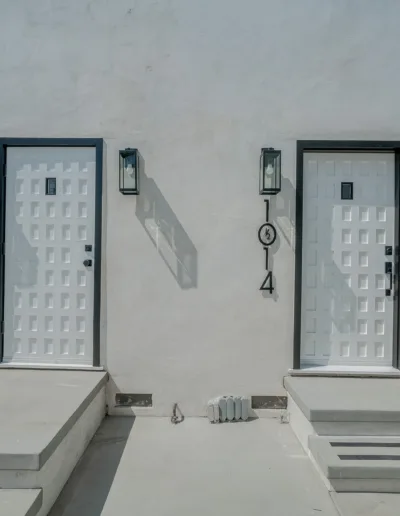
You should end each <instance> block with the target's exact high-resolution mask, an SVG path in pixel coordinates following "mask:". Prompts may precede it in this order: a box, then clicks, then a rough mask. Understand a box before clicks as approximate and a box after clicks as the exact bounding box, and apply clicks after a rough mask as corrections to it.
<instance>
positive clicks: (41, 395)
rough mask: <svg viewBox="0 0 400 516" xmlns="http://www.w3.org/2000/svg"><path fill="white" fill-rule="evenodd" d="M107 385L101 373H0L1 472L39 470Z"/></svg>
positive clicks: (30, 371) (13, 371) (3, 371)
mask: <svg viewBox="0 0 400 516" xmlns="http://www.w3.org/2000/svg"><path fill="white" fill-rule="evenodd" d="M106 380H107V374H106V373H104V372H88V371H82V372H81V371H45V370H35V371H32V370H8V369H7V370H2V371H0V413H1V414H3V415H4V417H3V418H2V421H1V425H0V469H2V470H8V469H33V470H37V469H40V467H42V466H43V464H44V463H45V462H46V460H47V459H48V458H49V457H50V455H51V453H52V452H53V451H54V449H55V448H56V447H57V445H58V444H59V442H60V441H61V440H62V439H63V437H64V436H65V435H66V434H67V433H68V431H69V430H70V428H71V427H72V426H73V425H74V423H75V422H76V421H77V419H78V418H79V416H80V415H81V414H82V413H83V412H84V410H85V409H86V408H87V406H88V405H89V404H90V402H91V401H92V400H93V398H94V397H95V395H96V394H97V393H98V391H99V390H100V388H101V387H102V385H104V383H105V382H106Z"/></svg>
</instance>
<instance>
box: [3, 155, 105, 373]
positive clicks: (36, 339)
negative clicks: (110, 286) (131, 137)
mask: <svg viewBox="0 0 400 516" xmlns="http://www.w3.org/2000/svg"><path fill="white" fill-rule="evenodd" d="M49 179H51V182H52V184H54V182H55V185H56V191H55V195H50V193H51V192H50V190H49V189H47V190H46V180H49ZM53 193H54V192H53ZM94 193H95V151H94V149H92V148H71V147H69V148H68V147H65V148H64V147H63V148H60V147H42V148H35V147H19V148H18V147H16V148H9V149H8V150H7V186H6V197H7V201H6V242H5V255H6V256H5V314H4V357H3V360H4V361H6V362H27V363H54V364H57V363H63V364H65V363H70V364H91V363H92V354H93V342H92V339H93V268H86V267H85V266H84V265H83V261H84V260H85V259H86V258H90V259H92V260H93V259H94V255H93V254H94V253H93V252H87V251H86V250H85V245H86V244H89V245H93V242H94Z"/></svg>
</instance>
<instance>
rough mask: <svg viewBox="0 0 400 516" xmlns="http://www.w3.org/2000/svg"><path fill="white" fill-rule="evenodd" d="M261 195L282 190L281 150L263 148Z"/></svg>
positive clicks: (273, 193) (272, 193)
mask: <svg viewBox="0 0 400 516" xmlns="http://www.w3.org/2000/svg"><path fill="white" fill-rule="evenodd" d="M260 162H261V167H260V195H276V194H277V193H279V192H280V191H281V179H282V178H281V151H280V150H275V149H272V148H269V149H261V159H260Z"/></svg>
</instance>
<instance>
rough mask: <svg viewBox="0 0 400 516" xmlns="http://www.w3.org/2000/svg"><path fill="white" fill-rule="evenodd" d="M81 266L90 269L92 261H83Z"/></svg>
mask: <svg viewBox="0 0 400 516" xmlns="http://www.w3.org/2000/svg"><path fill="white" fill-rule="evenodd" d="M83 265H84V266H85V267H91V266H92V260H83Z"/></svg>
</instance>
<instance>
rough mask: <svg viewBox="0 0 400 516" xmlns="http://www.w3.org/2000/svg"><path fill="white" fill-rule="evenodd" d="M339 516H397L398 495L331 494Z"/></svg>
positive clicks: (399, 507)
mask: <svg viewBox="0 0 400 516" xmlns="http://www.w3.org/2000/svg"><path fill="white" fill-rule="evenodd" d="M332 499H333V500H334V502H335V504H336V506H337V509H338V511H339V514H340V516H397V515H398V514H399V512H400V495H399V494H389V493H332Z"/></svg>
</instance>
